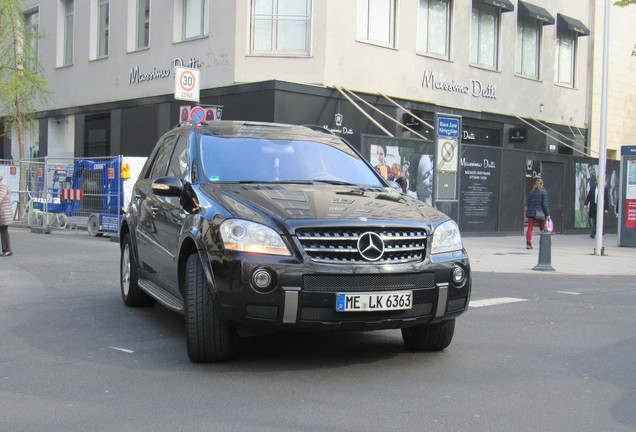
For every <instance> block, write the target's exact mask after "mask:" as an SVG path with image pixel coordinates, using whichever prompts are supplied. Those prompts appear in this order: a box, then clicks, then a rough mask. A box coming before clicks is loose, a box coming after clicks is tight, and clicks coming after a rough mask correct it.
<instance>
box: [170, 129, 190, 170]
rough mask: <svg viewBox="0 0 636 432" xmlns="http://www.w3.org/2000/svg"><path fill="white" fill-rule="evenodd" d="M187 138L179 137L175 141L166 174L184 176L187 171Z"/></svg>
mask: <svg viewBox="0 0 636 432" xmlns="http://www.w3.org/2000/svg"><path fill="white" fill-rule="evenodd" d="M186 144H187V140H186V139H184V138H183V137H181V138H180V139H179V141H177V145H176V146H175V149H174V152H173V153H172V158H170V164H169V165H168V175H169V176H173V177H179V178H185V176H186V174H187V172H188V152H187V148H188V146H187V145H186Z"/></svg>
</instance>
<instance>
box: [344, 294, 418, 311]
mask: <svg viewBox="0 0 636 432" xmlns="http://www.w3.org/2000/svg"><path fill="white" fill-rule="evenodd" d="M412 307H413V291H397V292H396V291H394V292H374V293H338V294H337V295H336V311H338V312H377V311H391V310H405V309H411V308H412Z"/></svg>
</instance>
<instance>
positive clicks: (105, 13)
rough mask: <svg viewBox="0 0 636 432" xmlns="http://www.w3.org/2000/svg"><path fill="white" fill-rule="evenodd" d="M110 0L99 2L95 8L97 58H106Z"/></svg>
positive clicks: (100, 0)
mask: <svg viewBox="0 0 636 432" xmlns="http://www.w3.org/2000/svg"><path fill="white" fill-rule="evenodd" d="M109 25H110V0H99V3H98V7H97V57H98V58H101V57H108V36H109V30H110V28H109Z"/></svg>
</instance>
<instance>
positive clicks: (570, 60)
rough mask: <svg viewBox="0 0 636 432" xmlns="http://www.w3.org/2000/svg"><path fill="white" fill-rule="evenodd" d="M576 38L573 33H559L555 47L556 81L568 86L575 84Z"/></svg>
mask: <svg viewBox="0 0 636 432" xmlns="http://www.w3.org/2000/svg"><path fill="white" fill-rule="evenodd" d="M575 51H576V38H575V37H574V34H573V33H570V32H559V33H557V39H556V47H555V49H554V57H555V58H554V82H555V83H557V84H561V85H564V86H568V87H573V86H574V58H575V55H574V53H575Z"/></svg>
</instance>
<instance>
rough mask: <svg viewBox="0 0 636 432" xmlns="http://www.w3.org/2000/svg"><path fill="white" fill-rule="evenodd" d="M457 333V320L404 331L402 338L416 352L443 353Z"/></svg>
mask: <svg viewBox="0 0 636 432" xmlns="http://www.w3.org/2000/svg"><path fill="white" fill-rule="evenodd" d="M454 333H455V319H452V320H448V321H443V322H441V323H439V324H434V325H429V326H422V327H409V328H405V329H402V338H403V339H404V343H405V344H406V346H407V347H408V348H409V349H412V350H414V351H441V350H443V349H444V348H446V347H448V346H449V345H450V343H451V341H452V340H453V334H454Z"/></svg>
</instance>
